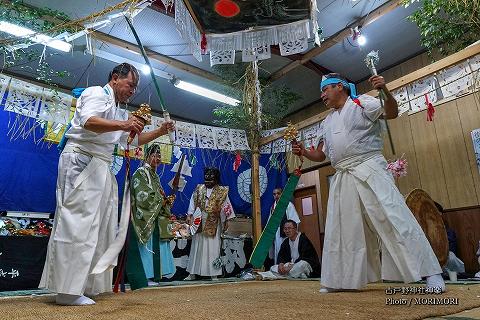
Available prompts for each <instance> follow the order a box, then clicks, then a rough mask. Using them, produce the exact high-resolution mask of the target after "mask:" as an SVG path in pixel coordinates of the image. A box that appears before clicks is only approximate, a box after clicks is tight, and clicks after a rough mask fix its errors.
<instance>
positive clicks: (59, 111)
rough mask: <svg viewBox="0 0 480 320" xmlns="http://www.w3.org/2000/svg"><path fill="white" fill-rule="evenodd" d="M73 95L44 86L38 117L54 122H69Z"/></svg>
mask: <svg viewBox="0 0 480 320" xmlns="http://www.w3.org/2000/svg"><path fill="white" fill-rule="evenodd" d="M72 100H73V97H72V96H71V95H69V94H65V93H62V92H58V91H54V90H49V89H46V88H44V90H43V94H42V100H41V101H40V111H39V113H38V119H40V120H45V121H50V122H54V123H60V124H67V123H68V122H69V121H70V113H71V106H72Z"/></svg>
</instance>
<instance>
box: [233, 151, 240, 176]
mask: <svg viewBox="0 0 480 320" xmlns="http://www.w3.org/2000/svg"><path fill="white" fill-rule="evenodd" d="M241 164H242V156H241V155H240V152H238V151H237V154H236V155H235V161H234V162H233V171H235V172H237V171H238V168H239V167H240V165H241Z"/></svg>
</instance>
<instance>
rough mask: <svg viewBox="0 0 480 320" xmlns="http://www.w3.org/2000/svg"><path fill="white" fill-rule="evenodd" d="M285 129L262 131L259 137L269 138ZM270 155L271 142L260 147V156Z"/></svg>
mask: <svg viewBox="0 0 480 320" xmlns="http://www.w3.org/2000/svg"><path fill="white" fill-rule="evenodd" d="M285 128H286V127H282V128H276V129H270V130H262V131H260V136H261V137H262V138H265V137H269V136H271V135H274V134H276V133H278V132H282V131H283V130H285ZM270 153H272V143H271V142H269V143H267V144H264V145H262V146H260V154H270Z"/></svg>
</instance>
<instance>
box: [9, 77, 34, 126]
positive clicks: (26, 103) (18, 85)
mask: <svg viewBox="0 0 480 320" xmlns="http://www.w3.org/2000/svg"><path fill="white" fill-rule="evenodd" d="M42 92H43V88H42V87H40V86H37V85H34V84H30V83H27V82H25V81H21V80H18V79H15V78H12V80H11V81H10V87H9V90H8V96H7V100H6V102H5V111H10V112H15V113H17V114H20V115H23V116H26V117H30V118H36V116H37V113H38V106H39V103H40V100H41V98H42Z"/></svg>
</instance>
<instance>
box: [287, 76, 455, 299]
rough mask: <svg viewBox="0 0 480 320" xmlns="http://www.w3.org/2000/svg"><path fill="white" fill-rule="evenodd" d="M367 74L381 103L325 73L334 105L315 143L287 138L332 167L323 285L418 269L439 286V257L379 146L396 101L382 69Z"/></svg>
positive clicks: (408, 274) (327, 97) (408, 275)
mask: <svg viewBox="0 0 480 320" xmlns="http://www.w3.org/2000/svg"><path fill="white" fill-rule="evenodd" d="M370 82H371V83H372V86H373V87H374V88H375V89H381V90H383V91H384V93H385V95H386V97H387V99H386V101H385V104H384V108H383V109H382V107H381V104H380V102H379V100H378V99H376V98H373V97H370V96H368V95H362V96H360V97H357V96H356V94H355V86H354V85H353V84H350V83H348V82H347V81H346V80H345V78H342V77H341V76H339V75H338V74H330V75H327V78H326V79H325V80H323V81H322V83H321V90H322V95H321V96H322V99H323V101H324V102H325V104H326V105H327V106H328V107H330V108H333V110H332V112H331V113H330V114H329V115H328V116H327V117H326V119H325V120H324V121H323V122H322V125H321V138H320V141H319V143H318V147H317V149H316V150H308V151H307V150H306V149H305V148H304V147H303V145H302V144H300V143H297V144H295V145H294V146H293V152H294V153H295V154H297V155H303V156H305V157H307V158H308V159H310V160H313V161H323V160H325V159H326V157H328V158H329V159H330V161H331V164H332V166H333V167H334V168H335V169H336V173H335V175H334V177H333V180H332V183H331V186H330V191H329V198H328V206H327V220H326V225H325V240H324V247H323V254H322V272H321V283H322V284H323V286H324V288H322V289H321V292H332V291H336V290H342V289H360V288H362V287H364V286H365V285H366V284H367V283H369V282H376V281H379V280H380V279H386V280H402V281H404V282H406V283H408V282H415V281H419V280H421V278H422V277H427V288H429V289H435V290H437V289H438V290H442V291H443V290H445V283H444V282H443V279H442V277H441V275H440V274H441V272H442V270H441V268H440V265H439V263H438V260H437V258H436V256H435V254H434V252H433V250H432V248H431V247H430V244H429V243H428V240H427V238H426V237H425V234H424V233H423V231H422V229H421V227H420V225H419V224H418V222H417V221H416V220H415V217H414V216H413V214H412V213H411V211H410V210H409V209H408V207H407V205H406V204H405V201H404V199H403V197H402V195H401V194H400V191H399V190H398V189H397V187H396V186H395V183H394V180H393V177H392V175H391V174H390V173H389V172H388V171H387V170H386V168H387V162H386V160H385V158H384V157H383V155H382V153H381V151H382V148H383V140H382V137H381V120H380V118H381V117H382V116H383V118H385V119H393V118H396V117H397V116H398V105H397V102H396V101H395V99H394V97H393V96H392V95H391V93H390V92H389V91H388V89H387V88H386V86H385V80H384V79H383V77H381V76H373V77H371V78H370ZM379 244H380V245H379ZM380 252H381V260H380ZM380 261H381V262H380Z"/></svg>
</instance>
